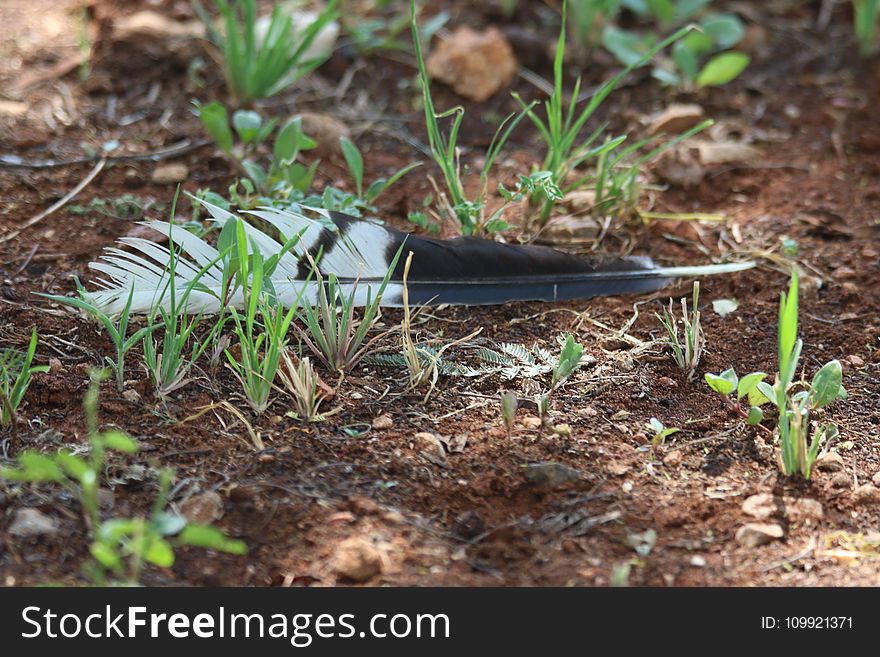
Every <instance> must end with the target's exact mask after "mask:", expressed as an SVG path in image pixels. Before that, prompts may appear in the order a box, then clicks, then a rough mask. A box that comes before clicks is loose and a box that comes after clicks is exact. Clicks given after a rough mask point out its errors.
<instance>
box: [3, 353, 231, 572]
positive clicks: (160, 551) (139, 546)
mask: <svg viewBox="0 0 880 657" xmlns="http://www.w3.org/2000/svg"><path fill="white" fill-rule="evenodd" d="M106 377H107V374H106V371H105V370H100V371H93V372H92V373H91V384H90V385H89V389H88V391H87V392H86V395H85V398H84V400H83V412H84V415H85V418H86V430H87V432H88V437H89V447H90V449H89V454H88V456H87V457H83V456H78V455H76V454H73V453H72V452H69V451H67V450H63V449H62V450H59V451H58V452H56V453H55V454H53V455H46V454H41V453H40V452H37V451H34V450H28V451H26V452H22V453H21V454H19V456H18V465H17V467H14V468H2V469H0V478H2V479H6V480H7V481H18V482H44V483H50V482H51V483H55V484H58V485H60V486H61V487H62V488H64V489H65V490H66V491H67V492H68V493H69V494H70V495H71V496H72V497H74V498H75V499H77V500H79V503H80V507H81V509H82V513H83V517H84V519H85V523H86V526H87V528H88V531H89V534H90V536H91V538H92V545H91V549H90V551H91V554H92V556H93V557H94V559H95V565H94V566H93V567H92V568H90V569H89V572H90V573H91V575H92V579H93V581H94V583H96V584H103V583H104V582H105V579H106V573H107V572H112V573H113V575H114V576H116V577H117V578H120V579H121V580H123V581H125V583H127V584H130V585H136V584H138V583H139V582H140V576H141V571H142V569H143V566H144V564H146V563H152V564H155V565H157V566H160V567H163V568H168V567H170V566H171V565H172V564H173V563H174V546H182V545H193V546H198V547H205V548H210V549H213V550H220V551H224V552H231V553H233V554H244V552H245V545H244V543H242V542H241V541H236V540H231V539H228V538H226V536H224V535H223V532H221V531H220V530H219V529H216V528H214V527H210V526H207V525H197V524H189V523H187V521H186V520H185V519H184V518H183V517H181V516H179V515H177V514H176V513H170V512H167V511H165V507H166V506H167V504H168V493H169V490H170V487H171V482H172V479H173V476H174V473H173V471H171V470H169V469H164V470H162V471H161V472H160V475H159V494H158V496H157V498H156V500H155V501H154V503H153V507H152V511H151V513H150V516H149V518H112V519H109V520H103V521H102V519H101V507H100V504H99V501H98V495H99V492H100V485H101V475H102V474H103V472H104V469H105V467H106V465H107V454H108V452H110V451H115V452H120V453H122V454H134V453H135V452H137V451H138V444H137V442H135V441H134V440H133V439H132V438H131V437H129V436H128V435H127V434H125V433H122V432H121V431H115V430H110V431H99V430H98V388H99V385H100V382H101V381H103V380H104V379H105V378H106ZM171 537H176V538H171ZM126 571H127V574H126Z"/></svg>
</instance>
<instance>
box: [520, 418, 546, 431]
mask: <svg viewBox="0 0 880 657" xmlns="http://www.w3.org/2000/svg"><path fill="white" fill-rule="evenodd" d="M519 423H520V424H521V425H523V427H525V428H526V429H540V428H541V418H539V417H535V416H534V415H526V416H525V417H524V418H522V419H521V420H520V421H519Z"/></svg>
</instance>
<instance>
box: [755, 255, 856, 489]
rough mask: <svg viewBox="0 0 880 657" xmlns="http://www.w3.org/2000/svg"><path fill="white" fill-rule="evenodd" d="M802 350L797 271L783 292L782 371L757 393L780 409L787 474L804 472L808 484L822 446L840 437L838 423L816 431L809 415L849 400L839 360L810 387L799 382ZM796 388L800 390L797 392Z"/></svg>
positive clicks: (760, 384) (821, 371) (828, 365)
mask: <svg viewBox="0 0 880 657" xmlns="http://www.w3.org/2000/svg"><path fill="white" fill-rule="evenodd" d="M802 349H803V341H802V340H801V339H800V338H799V337H798V277H797V271H796V270H795V271H794V272H793V273H792V276H791V285H790V286H789V289H788V294H786V293H785V292H783V293H782V294H781V296H780V301H779V334H778V358H779V371H778V372H777V373H776V380H775V382H774V384H773V385H772V386H771V385H770V384H768V383H766V382H765V381H759V382H758V383H757V388H758V390H759V391H760V392H761V394H763V395H764V396H765V397H766V398H767V399H769V400H770V402H771V403H772V404H773V405H774V406H776V410H777V413H778V419H777V425H776V428H777V432H778V434H779V444H780V449H781V452H782V470H783V472H784V473H785V474H786V475H793V474H795V473H798V472H800V474H801V475H803V477H804V478H805V479H810V476H811V475H812V469H813V463H814V462H815V461H816V457H817V456H818V455H819V447H820V446H821V444H822V442H823V441H825V442H828V441H830V440H832V439H833V438H835V437H836V436H837V426H836V425H834V424H830V423H829V424H820V425H817V426H816V427H815V428H814V427H812V425H811V422H810V414H811V413H812V412H815V411H817V410H819V409H821V408H823V407H824V406H827V405H828V404H831V403H832V402H835V401H837V400H838V399H846V398H847V392H846V389H845V388H844V387H843V385H842V381H843V368H842V367H841V365H840V362H839V361H837V360H832V361H829V362H827V363H825V364H824V365H823V366H822V367H821V368H820V369H819V371H818V372H816V374H815V376H814V377H813V380H812V382H811V383H810V384H809V385H807V384H806V382H805V381H803V379H801V381H795V374H796V372H797V368H798V361H799V360H800V355H801V350H802ZM798 387H799V388H801V389H800V390H797V391H795V389H796V388H798Z"/></svg>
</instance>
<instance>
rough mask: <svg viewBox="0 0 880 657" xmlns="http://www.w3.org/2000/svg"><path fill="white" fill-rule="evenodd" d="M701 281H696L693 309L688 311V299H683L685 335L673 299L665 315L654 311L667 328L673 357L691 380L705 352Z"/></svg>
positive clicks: (682, 309) (682, 314)
mask: <svg viewBox="0 0 880 657" xmlns="http://www.w3.org/2000/svg"><path fill="white" fill-rule="evenodd" d="M699 302H700V282H699V281H694V289H693V296H692V298H691V310H690V313H688V307H687V300H686V299H685V298H682V299H681V319H682V324H683V335H682V336H681V337H679V332H678V321H677V320H676V318H675V310H674V309H673V307H672V299H670V300H669V308H668V309H667V308H664V309H663V316H662V317H661V316H660V315H658V314H657V313H654V314H655V316H656V317H657V319H659V320H660V323H661V324H662V325H663V328H664V329H666V343H667V345H669V348H670V349H671V350H672V357H673V358H674V359H675V364H676V365H678V368H679V369H680V370H681V371H682V372H684V373H685V374H686V375H687V379H688V381H691V380H692V379H693V378H694V374H696V371H697V367H698V366H699V364H700V357H701V356H702V354H703V346H704V344H705V342H706V339H705V337H704V336H703V328H702V326H701V325H700V306H699Z"/></svg>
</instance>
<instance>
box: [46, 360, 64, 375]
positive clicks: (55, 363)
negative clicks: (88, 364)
mask: <svg viewBox="0 0 880 657" xmlns="http://www.w3.org/2000/svg"><path fill="white" fill-rule="evenodd" d="M49 371H50V372H51V373H52V374H59V373H60V372H63V371H64V366H63V365H62V364H61V360H60V359H58V358H50V359H49Z"/></svg>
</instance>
